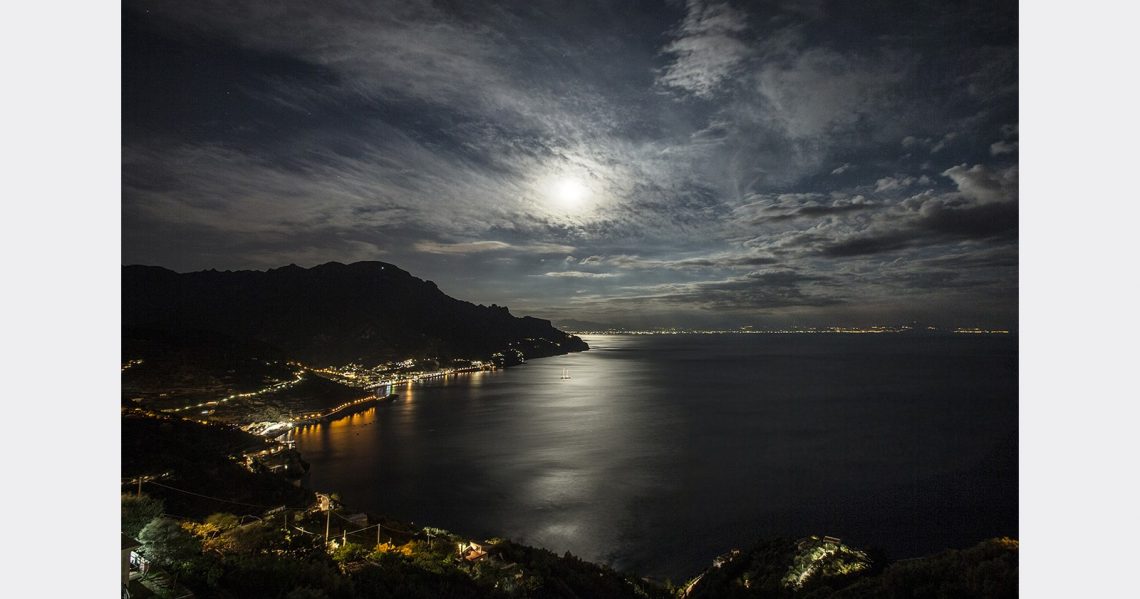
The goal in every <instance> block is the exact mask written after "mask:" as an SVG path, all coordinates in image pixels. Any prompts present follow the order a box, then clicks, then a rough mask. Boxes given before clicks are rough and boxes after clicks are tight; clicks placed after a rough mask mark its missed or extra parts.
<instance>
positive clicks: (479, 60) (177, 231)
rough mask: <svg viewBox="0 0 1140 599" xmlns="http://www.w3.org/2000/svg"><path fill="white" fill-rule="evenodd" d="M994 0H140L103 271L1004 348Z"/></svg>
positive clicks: (1008, 261) (1005, 285)
mask: <svg viewBox="0 0 1140 599" xmlns="http://www.w3.org/2000/svg"><path fill="white" fill-rule="evenodd" d="M1017 29H1018V18H1017V4H1016V3H1014V2H993V1H985V2H921V1H905V2H873V1H863V2H826V1H820V2H808V1H787V2H740V3H732V2H729V3H724V2H711V1H709V2H706V1H690V2H688V3H685V2H635V1H618V0H614V1H607V2H600V1H599V2H589V1H578V2H565V1H557V2H543V1H537V0H531V1H526V2H517V3H502V4H499V3H495V4H493V5H492V3H489V2H464V1H459V0H456V1H451V2H447V1H438V2H419V1H410V0H402V1H399V2H390V3H389V2H385V3H368V2H359V3H340V2H311V1H310V2H301V1H290V0H281V1H277V2H230V1H224V2H223V1H217V2H214V1H195V2H136V1H130V0H128V1H127V2H125V3H124V8H123V14H122V36H123V37H122V44H123V46H122V262H123V264H152V265H159V266H165V267H168V268H172V269H174V270H177V271H193V270H203V269H210V268H216V269H219V270H226V269H230V270H236V269H267V268H275V267H280V266H284V265H287V264H290V263H295V264H298V265H300V266H306V267H308V266H314V265H317V264H321V263H324V262H329V261H339V262H346V263H347V262H355V261H359V260H381V261H385V262H391V263H393V264H396V265H397V266H400V267H401V268H404V269H405V270H408V271H410V272H411V273H412V274H414V275H416V276H419V277H422V278H426V279H431V280H434V281H435V282H437V283H438V284H439V286H440V288H441V289H442V290H443V291H444V292H445V293H448V294H449V295H452V296H454V297H457V298H460V299H466V300H470V301H474V302H477V303H484V304H491V303H497V304H500V305H507V306H509V307H510V308H511V309H512V311H513V312H514V313H515V314H518V315H522V314H530V315H534V316H539V317H542V318H550V319H553V320H554V321H555V322H556V323H559V322H567V321H571V320H574V321H585V322H590V323H599V324H607V325H625V326H667V325H677V326H733V327H735V326H740V325H756V326H773V325H785V324H801V325H830V324H836V325H864V324H893V323H902V322H907V321H911V320H919V321H922V322H924V323H929V324H936V325H942V326H987V327H1002V328H1016V326H1017V318H1018V305H1017V296H1018V38H1017Z"/></svg>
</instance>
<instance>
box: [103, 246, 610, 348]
mask: <svg viewBox="0 0 1140 599" xmlns="http://www.w3.org/2000/svg"><path fill="white" fill-rule="evenodd" d="M122 292H123V299H122V311H123V313H122V318H123V336H124V345H125V346H126V345H128V340H135V339H148V338H153V337H156V336H160V337H163V338H170V337H172V336H173V337H183V336H187V335H194V336H201V335H203V334H213V335H220V336H224V337H226V338H230V339H234V340H236V341H239V342H241V343H243V344H251V345H252V344H256V345H259V346H265V347H269V348H274V349H276V350H279V351H280V352H281V353H282V354H284V355H285V356H287V357H289V358H292V359H297V360H301V361H304V362H306V363H310V364H313V365H318V366H320V365H335V364H346V363H349V362H358V363H364V364H369V363H378V362H381V361H384V360H389V359H393V358H406V357H440V358H456V357H465V358H490V357H491V356H492V354H495V353H496V352H503V353H505V354H506V355H507V356H508V361H509V360H511V359H514V357H515V356H517V355H518V354H517V352H515V351H511V350H518V351H521V352H522V354H523V355H524V356H525V357H527V358H531V357H541V356H549V355H555V354H562V353H567V352H571V351H583V350H586V349H588V347H587V345H586V344H585V343H584V342H583V341H582V340H581V339H580V338H578V337H575V336H573V335H568V334H566V333H564V332H562V331H559V330H557V329H555V328H554V327H553V326H551V324H550V321H547V320H540V319H537V318H530V317H523V318H517V317H515V316H512V315H511V313H510V312H509V311H508V310H507V308H505V307H500V306H495V305H492V306H482V305H475V304H472V303H470V302H465V301H461V300H457V299H454V298H451V297H448V296H447V295H445V294H444V293H443V292H441V291H440V290H439V288H438V287H436V285H435V283H432V282H431V281H424V280H422V279H418V278H416V277H413V276H412V275H411V274H409V273H407V272H406V271H403V270H401V269H399V268H397V267H395V266H393V265H391V264H386V263H383V262H357V263H354V264H347V265H346V264H340V263H336V262H330V263H328V264H323V265H321V266H316V267H313V268H309V269H305V268H300V267H298V266H286V267H283V268H277V269H273V270H269V271H265V272H261V271H237V272H230V271H227V272H218V271H212V270H211V271H202V272H194V273H186V274H179V273H175V272H173V271H170V270H167V269H164V268H159V267H151V266H126V267H123V269H122Z"/></svg>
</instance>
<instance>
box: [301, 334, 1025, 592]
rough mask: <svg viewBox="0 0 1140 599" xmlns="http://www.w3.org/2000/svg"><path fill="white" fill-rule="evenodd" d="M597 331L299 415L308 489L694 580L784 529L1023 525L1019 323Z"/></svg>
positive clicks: (924, 548)
mask: <svg viewBox="0 0 1140 599" xmlns="http://www.w3.org/2000/svg"><path fill="white" fill-rule="evenodd" d="M585 340H586V342H587V343H589V344H590V347H591V349H590V351H588V352H583V353H578V354H571V355H566V356H557V357H553V358H544V359H541V360H532V361H530V362H528V363H527V364H525V365H523V366H519V367H515V368H510V369H507V370H503V371H497V372H484V373H475V374H468V375H459V376H453V377H449V378H448V379H446V380H443V381H438V382H432V383H421V384H415V385H410V386H406V387H398V388H396V389H395V391H396V392H397V393H399V394H400V396H401V398H400V400H399V401H397V402H395V403H392V404H386V405H382V406H379V407H377V408H375V409H372V410H369V411H367V412H364V413H361V414H358V415H356V416H353V417H351V418H346V419H343V420H340V421H337V422H333V423H330V424H326V425H320V426H315V427H309V428H306V429H302V430H299V431H296V432H295V433H294V438H295V440H296V441H297V446H298V449H299V450H300V451H301V453H302V455H303V456H304V458H305V460H306V461H308V462H310V464H311V465H312V467H311V471H310V474H309V479H308V481H307V482H308V485H309V486H311V487H312V488H314V489H317V490H320V491H324V492H337V493H339V494H340V495H341V497H342V499H343V500H344V501H345V502H346V503H347V504H348V505H350V506H352V507H353V508H356V509H359V510H362V511H371V512H375V513H381V514H385V515H388V516H391V517H394V518H399V519H403V520H409V521H412V522H415V523H417V524H418V525H422V526H436V527H441V528H446V529H449V530H452V531H454V532H457V533H460V534H463V535H466V536H470V537H471V538H475V539H482V538H487V537H491V536H503V537H509V538H511V539H513V540H515V541H518V542H522V543H526V544H531V545H537V546H541V547H545V548H547V549H550V550H552V551H555V552H557V553H559V554H561V553H563V552H566V551H569V552H571V553H573V554H574V555H577V556H579V557H581V558H583V559H587V560H591V561H598V562H603V563H607V564H610V565H612V566H614V567H615V568H619V569H623V570H632V571H636V572H639V573H641V574H645V575H651V576H655V577H658V578H666V577H670V578H672V579H673V580H674V581H679V580H682V579H684V578H686V577H688V576H691V575H694V574H696V573H697V572H698V571H699V570H700V569H701V568H703V567H705V566H707V565H708V563H709V562H710V561H711V560H712V558H713V557H715V556H716V555H718V554H719V553H722V552H724V551H726V550H728V549H729V548H731V547H742V546H745V545H748V544H749V543H751V542H754V541H755V540H757V539H759V538H764V537H772V536H786V537H793V538H794V537H798V536H802V535H807V534H827V535H832V536H837V537H840V538H843V539H844V540H845V541H846V542H849V543H851V544H853V545H856V546H860V547H876V548H879V549H881V550H882V551H883V552H885V553H886V554H887V555H888V556H890V557H893V558H903V557H910V556H916V555H921V554H926V553H930V552H934V551H938V550H941V549H943V548H948V547H959V548H960V547H966V546H969V545H971V544H973V543H976V542H977V541H980V540H982V539H984V538H988V537H992V536H1000V535H1008V536H1016V535H1017V457H1018V454H1017V433H1018V418H1017V416H1018V394H1017V340H1016V337H1013V336H938V337H935V336H931V337H921V336H908V335H902V334H893V335H803V334H801V335H763V334H748V335H746V334H732V335H697V334H691V335H653V336H625V335H607V336H588V337H585ZM564 370H565V371H566V372H567V373H568V374H569V376H570V378H569V379H566V380H563V379H562V378H561V375H562V373H563V371H564Z"/></svg>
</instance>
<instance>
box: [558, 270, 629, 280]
mask: <svg viewBox="0 0 1140 599" xmlns="http://www.w3.org/2000/svg"><path fill="white" fill-rule="evenodd" d="M542 276H544V277H555V278H559V279H608V278H610V277H616V276H618V275H617V274H616V273H610V272H585V271H581V270H559V271H555V272H548V273H544V274H543V275H542Z"/></svg>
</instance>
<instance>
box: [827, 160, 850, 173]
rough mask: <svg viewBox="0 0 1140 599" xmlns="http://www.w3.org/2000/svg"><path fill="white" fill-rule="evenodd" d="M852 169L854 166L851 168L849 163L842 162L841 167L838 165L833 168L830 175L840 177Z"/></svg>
mask: <svg viewBox="0 0 1140 599" xmlns="http://www.w3.org/2000/svg"><path fill="white" fill-rule="evenodd" d="M854 168H855V167H854V166H852V165H851V163H850V162H844V163H843V164H841V165H839V166H837V167H835V169H833V170H832V171H831V174H833V175H842V174H843V173H845V172H847V171H849V170H852V169H854Z"/></svg>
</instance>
